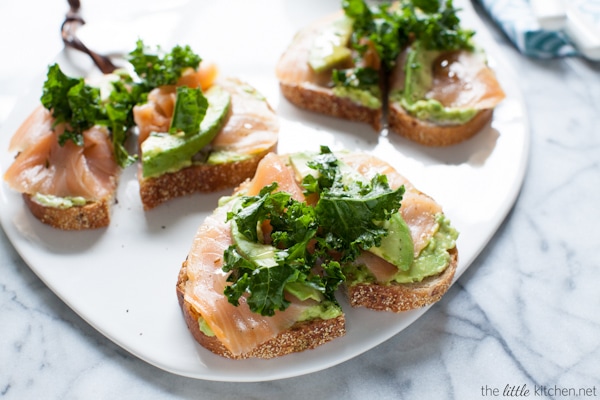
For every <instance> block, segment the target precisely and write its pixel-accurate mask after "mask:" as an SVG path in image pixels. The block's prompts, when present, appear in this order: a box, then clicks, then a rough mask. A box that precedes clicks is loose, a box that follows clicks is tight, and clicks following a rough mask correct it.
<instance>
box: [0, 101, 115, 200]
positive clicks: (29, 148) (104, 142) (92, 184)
mask: <svg viewBox="0 0 600 400" xmlns="http://www.w3.org/2000/svg"><path fill="white" fill-rule="evenodd" d="M53 122H54V119H53V118H52V116H51V114H50V112H49V111H48V110H46V109H45V108H43V107H42V106H39V107H38V108H37V109H36V110H35V111H34V112H33V113H32V114H31V115H30V116H29V117H28V118H27V119H26V120H25V122H24V123H23V124H22V125H21V126H20V127H19V129H18V130H17V131H16V132H15V134H14V136H13V138H12V140H11V142H10V147H9V150H10V151H15V152H18V155H17V156H16V158H15V160H14V162H13V163H12V165H11V166H10V167H9V168H8V169H7V170H6V172H5V174H4V180H5V181H6V182H7V183H8V185H9V186H10V187H11V188H12V189H13V190H16V191H18V192H21V193H24V194H28V195H34V194H36V193H39V194H44V195H52V196H57V197H83V198H85V199H86V200H88V201H97V200H102V199H106V198H108V197H110V196H112V195H113V194H114V192H115V190H116V185H117V176H118V173H119V170H120V169H119V167H118V165H117V163H116V161H115V158H114V154H113V145H112V143H111V141H110V138H109V136H108V131H107V130H106V129H105V128H102V127H98V126H94V127H92V128H90V129H89V130H87V131H85V132H84V134H83V138H84V145H83V146H78V145H76V144H75V143H73V142H72V141H70V140H68V141H67V142H66V143H65V144H64V146H60V145H59V144H58V137H59V136H60V135H61V134H62V133H63V132H64V129H65V126H64V124H59V125H57V126H56V127H54V130H53V129H52V124H53Z"/></svg>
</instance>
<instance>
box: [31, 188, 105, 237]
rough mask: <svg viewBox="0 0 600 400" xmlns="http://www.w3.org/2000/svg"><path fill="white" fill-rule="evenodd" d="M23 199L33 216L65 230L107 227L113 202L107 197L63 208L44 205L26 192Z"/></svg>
mask: <svg viewBox="0 0 600 400" xmlns="http://www.w3.org/2000/svg"><path fill="white" fill-rule="evenodd" d="M23 200H24V202H25V204H26V205H27V207H28V208H29V210H30V211H31V213H32V214H33V216H34V217H36V218H37V219H39V220H40V221H41V222H42V223H44V224H46V225H50V226H52V227H53V228H57V229H62V230H67V231H73V230H85V229H97V228H104V227H107V226H108V225H109V223H110V211H111V205H112V202H113V200H112V198H107V199H102V200H98V201H95V202H91V203H87V204H86V205H83V206H73V207H69V208H64V209H63V208H56V207H48V206H44V205H42V204H40V203H38V202H36V201H35V200H33V196H32V195H29V194H27V193H23Z"/></svg>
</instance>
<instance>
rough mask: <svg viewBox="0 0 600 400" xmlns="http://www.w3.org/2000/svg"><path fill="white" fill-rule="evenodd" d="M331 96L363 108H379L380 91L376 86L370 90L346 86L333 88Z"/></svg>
mask: <svg viewBox="0 0 600 400" xmlns="http://www.w3.org/2000/svg"><path fill="white" fill-rule="evenodd" d="M333 94H335V95H336V96H338V97H343V98H347V99H350V100H352V101H353V102H355V103H358V104H362V105H363V106H365V107H369V108H373V109H378V108H380V107H381V99H380V91H379V88H378V87H377V86H374V87H373V88H372V89H371V90H367V89H360V88H353V87H347V86H334V87H333Z"/></svg>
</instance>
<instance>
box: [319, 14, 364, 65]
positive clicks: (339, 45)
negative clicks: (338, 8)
mask: <svg viewBox="0 0 600 400" xmlns="http://www.w3.org/2000/svg"><path fill="white" fill-rule="evenodd" d="M352 24H353V20H352V19H350V18H347V17H343V18H340V19H337V20H335V21H334V22H333V23H332V24H331V25H329V26H328V27H326V28H325V29H323V31H322V32H321V33H320V34H319V35H318V36H317V37H315V40H314V42H313V44H312V47H311V48H310V50H309V55H308V64H309V65H310V67H311V68H312V69H313V71H315V72H317V73H319V72H323V71H326V70H327V69H330V68H332V67H335V66H336V65H338V64H340V63H342V62H345V61H347V60H349V59H350V58H351V57H352V52H351V51H350V49H349V48H348V40H349V39H350V36H351V35H352Z"/></svg>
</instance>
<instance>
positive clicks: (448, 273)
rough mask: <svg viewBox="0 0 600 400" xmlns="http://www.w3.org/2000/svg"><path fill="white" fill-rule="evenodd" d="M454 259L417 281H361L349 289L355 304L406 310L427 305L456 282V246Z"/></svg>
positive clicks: (349, 299)
mask: <svg viewBox="0 0 600 400" xmlns="http://www.w3.org/2000/svg"><path fill="white" fill-rule="evenodd" d="M448 252H449V253H450V263H449V265H448V267H447V268H446V269H445V270H444V271H442V273H440V274H438V275H435V276H431V277H428V278H425V279H423V280H422V281H421V282H414V283H392V284H388V285H381V284H376V283H358V284H355V285H348V283H346V285H345V286H344V287H345V291H346V295H347V297H348V301H349V303H350V305H351V306H352V307H366V308H369V309H372V310H378V311H392V312H396V313H398V312H403V311H409V310H414V309H417V308H421V307H425V306H427V305H429V304H433V303H435V302H437V301H439V300H440V299H441V298H442V296H443V295H444V294H445V293H446V292H447V291H448V289H449V288H450V286H451V285H452V281H453V279H454V274H455V272H456V267H457V265H458V250H457V249H456V247H454V248H453V249H450V250H449V251H448Z"/></svg>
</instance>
